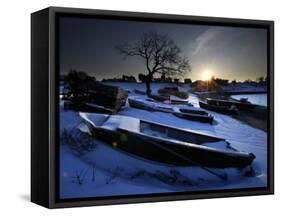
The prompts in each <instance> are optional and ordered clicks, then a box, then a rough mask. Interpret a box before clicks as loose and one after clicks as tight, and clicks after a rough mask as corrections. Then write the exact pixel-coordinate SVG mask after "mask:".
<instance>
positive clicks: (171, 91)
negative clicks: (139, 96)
mask: <svg viewBox="0 0 281 216" xmlns="http://www.w3.org/2000/svg"><path fill="white" fill-rule="evenodd" d="M158 94H159V95H164V96H172V95H173V96H176V97H178V98H181V99H187V98H188V94H187V92H183V91H180V90H179V88H178V87H165V88H162V89H159V90H158Z"/></svg>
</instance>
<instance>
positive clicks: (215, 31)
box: [191, 27, 222, 56]
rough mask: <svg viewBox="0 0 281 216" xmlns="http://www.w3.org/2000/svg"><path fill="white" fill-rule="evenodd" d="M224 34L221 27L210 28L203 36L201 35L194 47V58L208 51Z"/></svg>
mask: <svg viewBox="0 0 281 216" xmlns="http://www.w3.org/2000/svg"><path fill="white" fill-rule="evenodd" d="M221 33H222V29H221V28H219V27H210V28H209V29H207V30H206V31H204V32H203V33H202V34H200V35H199V36H198V37H197V38H196V39H195V43H194V45H193V47H192V53H191V55H192V56H195V55H197V54H199V53H200V52H204V51H207V50H208V48H209V47H210V44H212V43H213V42H214V41H217V40H218V38H219V36H220V35H221Z"/></svg>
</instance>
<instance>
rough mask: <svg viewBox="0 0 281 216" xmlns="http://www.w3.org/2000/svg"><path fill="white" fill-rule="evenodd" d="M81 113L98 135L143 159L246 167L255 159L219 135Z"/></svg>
mask: <svg viewBox="0 0 281 216" xmlns="http://www.w3.org/2000/svg"><path fill="white" fill-rule="evenodd" d="M80 116H81V117H82V119H83V122H84V123H85V124H86V125H87V127H88V128H89V131H90V133H91V135H92V136H93V137H94V138H95V139H98V140H100V141H103V143H104V144H106V145H108V146H110V147H112V148H113V149H116V150H118V151H121V152H123V153H124V154H128V155H131V156H132V157H134V158H135V157H137V158H139V159H141V160H148V161H151V162H156V163H160V164H166V165H167V166H168V165H169V166H198V167H201V168H204V169H207V168H231V167H232V168H243V167H245V166H248V165H251V164H252V162H253V160H254V159H255V155H254V154H252V153H245V152H239V151H238V150H236V149H234V148H232V147H231V146H230V144H229V143H228V142H227V141H226V140H225V139H222V138H218V137H213V136H209V135H205V134H201V133H196V132H193V131H188V130H182V129H177V128H174V127H170V126H167V125H162V124H157V123H153V122H149V121H144V120H140V119H137V118H133V117H127V116H120V115H103V114H86V113H80ZM105 160H106V158H105Z"/></svg>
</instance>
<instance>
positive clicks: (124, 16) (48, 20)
mask: <svg viewBox="0 0 281 216" xmlns="http://www.w3.org/2000/svg"><path fill="white" fill-rule="evenodd" d="M61 15H63V16H74V17H81V16H82V17H102V18H105V19H118V20H134V21H137V20H141V21H148V22H166V23H189V24H190V23H192V24H200V25H218V26H239V27H255V28H266V29H267V36H268V46H267V47H268V52H267V53H268V56H267V62H268V64H267V65H268V77H269V85H268V120H269V124H268V155H267V157H268V181H267V182H268V186H267V187H265V188H251V189H243V190H242V189H241V190H236V189H231V190H220V191H200V192H192V193H168V194H163V193H162V194H155V195H134V196H116V197H107V198H102V197H101V198H98V199H94V198H85V199H82V198H81V199H70V200H60V199H58V179H57V178H58V157H59V155H58V148H57V146H58V145H57V143H58V139H59V136H58V135H59V134H58V133H59V132H58V76H59V73H58V61H59V60H58V57H59V55H58V49H57V47H58V40H57V37H58V35H57V34H58V29H57V27H58V25H57V18H58V16H61ZM273 193H274V22H273V21H264V20H246V19H230V18H214V17H200V16H185V15H168V14H153V13H136V12H123V11H107V10H92V9H77V8H61V7H49V8H46V9H43V10H40V11H37V12H34V13H32V15H31V201H32V202H34V203H37V204H39V205H42V206H45V207H47V208H62V207H75V206H76V207H78V206H92V205H109V204H125V203H140V202H159V201H172V200H187V199H188V200H191V199H205V198H220V197H236V196H250V195H266V194H273Z"/></svg>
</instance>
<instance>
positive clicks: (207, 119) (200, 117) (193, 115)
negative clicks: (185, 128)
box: [128, 98, 214, 124]
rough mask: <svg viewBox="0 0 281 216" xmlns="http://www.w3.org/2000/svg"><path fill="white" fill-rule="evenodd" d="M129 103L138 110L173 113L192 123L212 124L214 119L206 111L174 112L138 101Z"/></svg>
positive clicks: (130, 100) (129, 100)
mask: <svg viewBox="0 0 281 216" xmlns="http://www.w3.org/2000/svg"><path fill="white" fill-rule="evenodd" d="M128 102H129V104H130V106H131V107H134V108H137V109H143V110H148V111H152V112H165V113H171V114H173V115H175V116H176V117H178V118H183V119H187V120H191V121H198V122H202V123H210V124H211V123H212V122H213V120H214V118H213V117H212V116H210V115H208V113H206V112H204V111H197V110H190V111H189V110H188V109H179V110H178V111H174V110H173V109H165V108H158V107H153V106H150V105H148V104H145V103H143V102H139V101H136V100H132V99H130V98H129V99H128Z"/></svg>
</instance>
